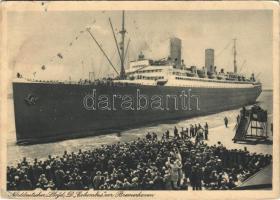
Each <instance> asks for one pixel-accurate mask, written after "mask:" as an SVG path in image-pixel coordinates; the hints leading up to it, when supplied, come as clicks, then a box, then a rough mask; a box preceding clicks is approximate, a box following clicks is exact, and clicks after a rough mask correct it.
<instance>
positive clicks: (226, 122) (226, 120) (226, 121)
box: [224, 117, 228, 128]
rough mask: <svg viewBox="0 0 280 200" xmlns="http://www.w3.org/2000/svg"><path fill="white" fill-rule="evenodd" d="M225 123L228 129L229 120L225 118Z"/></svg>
mask: <svg viewBox="0 0 280 200" xmlns="http://www.w3.org/2000/svg"><path fill="white" fill-rule="evenodd" d="M224 123H225V127H226V128H227V127H228V118H227V117H225V118H224Z"/></svg>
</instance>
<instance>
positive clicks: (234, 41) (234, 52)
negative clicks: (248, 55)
mask: <svg viewBox="0 0 280 200" xmlns="http://www.w3.org/2000/svg"><path fill="white" fill-rule="evenodd" d="M236 54H237V53H236V38H234V39H233V67H234V73H237V64H236Z"/></svg>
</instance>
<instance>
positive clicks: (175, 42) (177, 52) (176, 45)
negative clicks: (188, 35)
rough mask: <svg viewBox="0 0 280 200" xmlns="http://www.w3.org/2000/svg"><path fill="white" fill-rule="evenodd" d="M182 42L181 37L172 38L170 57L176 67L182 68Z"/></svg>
mask: <svg viewBox="0 0 280 200" xmlns="http://www.w3.org/2000/svg"><path fill="white" fill-rule="evenodd" d="M181 43H182V42H181V40H180V39H179V38H176V37H173V38H170V59H171V61H172V62H173V63H174V64H175V67H176V68H181V46H182V45H181Z"/></svg>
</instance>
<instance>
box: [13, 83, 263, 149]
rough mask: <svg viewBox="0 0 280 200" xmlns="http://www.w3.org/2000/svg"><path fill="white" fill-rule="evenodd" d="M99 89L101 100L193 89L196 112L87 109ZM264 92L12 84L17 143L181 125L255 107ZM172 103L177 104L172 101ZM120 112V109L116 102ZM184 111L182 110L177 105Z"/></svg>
mask: <svg viewBox="0 0 280 200" xmlns="http://www.w3.org/2000/svg"><path fill="white" fill-rule="evenodd" d="M93 89H96V93H97V94H98V95H101V94H106V95H108V96H112V95H113V94H120V95H132V96H133V97H135V95H136V90H137V89H140V90H141V93H142V94H145V95H147V96H152V95H161V96H165V95H177V96H179V95H180V94H181V92H182V91H188V90H189V89H191V94H192V95H194V96H199V109H196V106H195V105H196V104H197V100H196V99H192V100H191V102H190V103H191V105H192V110H182V109H179V110H177V109H174V105H173V104H172V102H171V104H170V109H169V110H166V109H164V110H153V109H147V110H137V109H134V110H122V109H117V110H109V111H108V110H106V111H104V110H99V109H97V110H86V109H85V107H84V105H83V99H84V97H85V96H86V95H87V94H89V93H92V90H93ZM260 93H261V86H260V85H258V86H254V87H252V88H238V89H237V88H186V87H168V86H139V85H126V86H120V85H119V86H117V85H115V86H108V85H98V86H96V85H95V86H94V85H75V84H46V83H16V82H14V83H13V95H14V107H15V109H14V110H15V123H16V136H17V143H18V144H33V143H43V142H51V141H57V140H63V139H70V138H78V137H86V136H94V135H99V134H104V133H109V132H117V131H121V130H124V129H129V128H134V127H138V126H142V125H147V124H151V123H159V122H162V121H167V120H178V119H183V118H185V119H186V118H191V117H195V116H201V115H207V114H212V113H217V112H221V111H225V110H230V109H235V108H239V107H241V106H244V105H249V104H253V103H255V102H256V99H257V97H258V96H259V95H260ZM173 103H174V102H173ZM116 105H117V106H116V107H117V108H119V107H118V106H120V105H118V103H116ZM179 107H180V106H179Z"/></svg>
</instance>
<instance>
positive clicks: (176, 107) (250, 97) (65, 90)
mask: <svg viewBox="0 0 280 200" xmlns="http://www.w3.org/2000/svg"><path fill="white" fill-rule="evenodd" d="M110 24H111V21H110ZM124 25H125V21H124V12H123V13H122V27H121V31H120V32H119V33H120V34H121V38H122V40H121V42H120V43H118V42H117V40H116V36H115V33H114V31H113V26H112V24H111V28H112V31H113V36H114V39H115V43H116V48H117V50H118V54H119V57H120V61H121V62H120V63H121V64H120V71H118V70H117V68H116V67H114V65H113V63H112V62H111V60H110V59H109V57H108V56H107V54H106V53H105V51H104V50H103V49H102V46H101V45H100V44H99V43H98V41H97V40H96V38H95V37H94V35H93V34H92V32H91V31H90V29H87V31H88V33H89V34H90V36H91V37H92V39H93V41H94V42H95V43H96V45H97V46H98V47H99V49H100V50H101V52H102V53H103V54H104V56H105V57H106V59H107V61H108V62H109V64H110V65H111V66H112V67H113V68H114V70H115V72H116V73H117V76H116V78H113V79H106V80H104V79H103V80H90V79H89V80H83V81H79V82H73V81H72V82H62V81H61V82H57V81H38V80H31V79H27V78H25V77H23V76H22V75H21V74H19V73H18V74H17V78H16V79H15V80H14V81H13V98H14V112H15V125H16V137H17V143H18V144H32V143H41V142H49V141H56V140H61V139H69V138H76V137H85V136H94V135H97V134H102V133H108V132H112V131H119V130H122V129H127V128H132V127H137V126H141V125H145V124H149V123H154V122H162V121H164V120H177V119H182V118H191V117H194V116H200V115H206V114H211V113H217V112H221V111H224V110H229V109H234V108H239V107H242V106H245V105H249V104H253V103H255V102H256V99H257V98H258V96H259V95H260V93H261V91H262V85H261V83H260V82H258V81H256V80H255V79H256V78H255V77H254V74H252V75H251V76H250V77H249V78H247V77H245V76H244V75H241V74H239V73H238V72H237V63H236V48H235V47H236V45H235V43H236V40H234V42H233V44H234V53H233V55H234V56H233V67H234V71H233V72H226V71H225V70H224V69H221V70H220V71H219V72H218V70H217V68H216V66H215V65H214V49H206V50H205V66H204V67H202V68H197V67H196V66H190V67H187V66H186V65H185V63H184V60H183V59H182V58H181V40H180V39H179V38H175V37H173V38H170V47H169V50H170V54H169V56H167V57H166V58H164V59H160V60H152V59H146V58H145V56H144V55H143V53H141V52H140V54H139V56H138V59H136V60H133V61H130V62H129V68H128V69H126V70H125V67H124V65H125V64H124V63H125V57H126V51H127V48H125V46H126V47H128V45H125V35H126V30H125V26H124Z"/></svg>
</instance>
